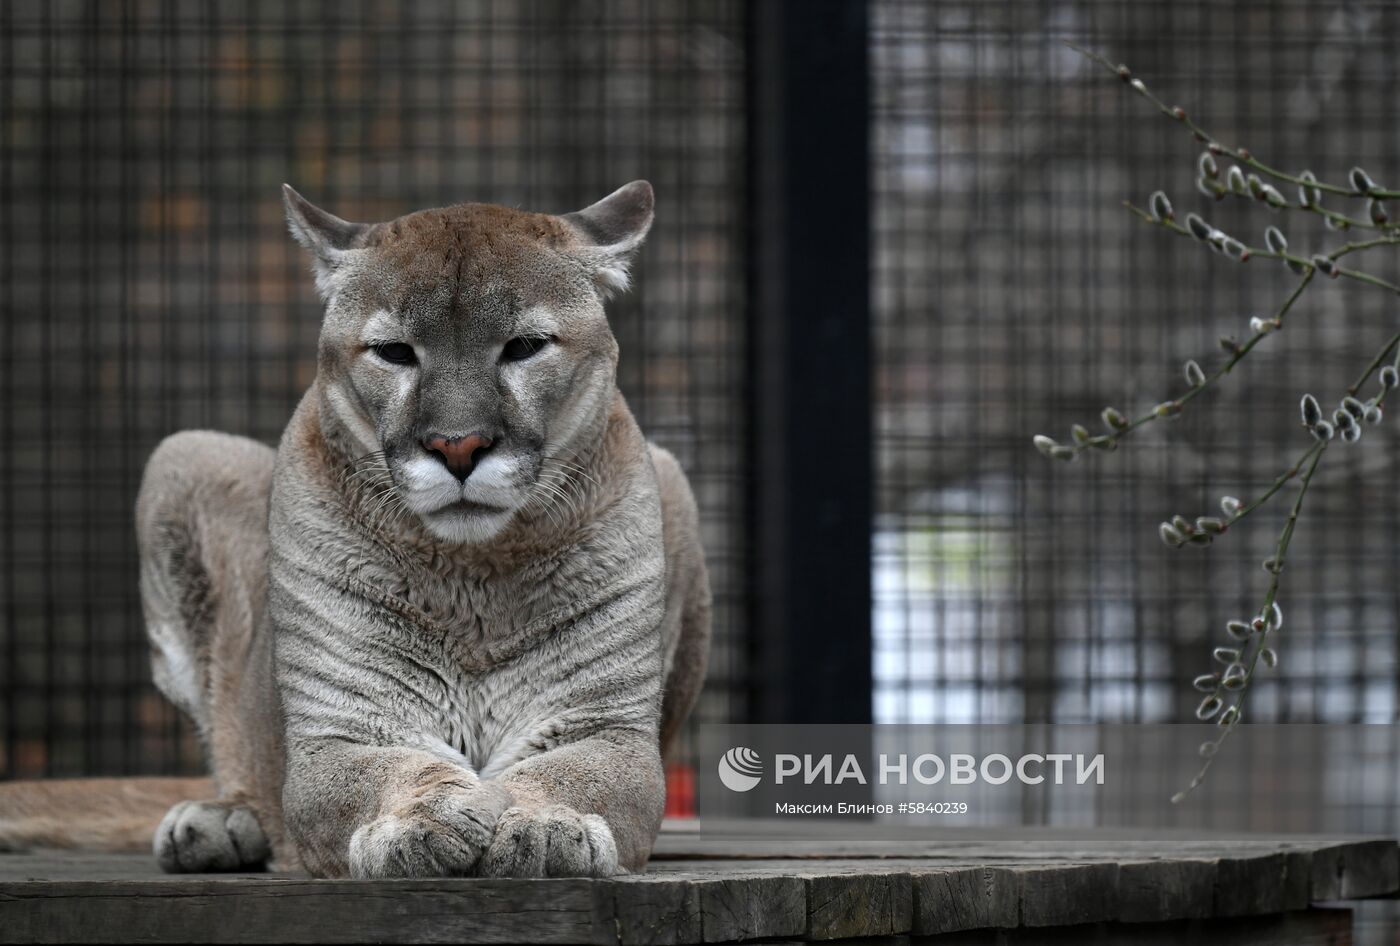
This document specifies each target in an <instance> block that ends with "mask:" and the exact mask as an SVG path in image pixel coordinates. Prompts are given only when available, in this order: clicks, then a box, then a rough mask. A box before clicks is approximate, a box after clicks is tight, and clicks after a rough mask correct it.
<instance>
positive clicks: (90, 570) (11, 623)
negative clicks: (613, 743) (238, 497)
mask: <svg viewBox="0 0 1400 946" xmlns="http://www.w3.org/2000/svg"><path fill="white" fill-rule="evenodd" d="M741 23H742V17H741V12H740V8H739V6H738V4H737V2H734V0H705V2H698V3H689V2H687V3H681V2H660V3H642V2H622V0H617V2H612V0H609V2H589V3H569V2H562V0H530V2H525V3H515V2H504V0H475V2H471V0H469V2H456V0H451V2H449V0H427V2H422V3H414V4H403V5H384V4H378V3H373V2H370V0H354V2H349V3H329V2H311V0H298V2H291V3H267V2H258V0H224V2H220V3H217V4H174V3H156V2H137V0H125V2H118V3H99V2H97V0H88V2H66V3H54V4H50V3H46V2H19V3H7V4H4V5H2V6H0V134H3V140H2V141H0V306H3V318H2V319H0V321H2V322H3V328H0V331H2V332H3V341H2V342H0V348H2V349H3V350H0V385H3V394H0V443H3V444H4V450H3V455H2V456H0V556H3V559H2V560H0V583H2V584H0V589H2V590H0V594H2V595H3V617H0V688H2V691H3V692H2V694H0V738H3V750H2V751H0V766H3V768H0V775H4V776H10V777H13V776H32V775H41V774H47V775H71V774H78V773H122V772H174V771H181V770H192V769H196V768H198V766H199V759H198V751H197V747H196V746H194V745H193V742H192V738H191V733H190V731H189V729H188V727H187V726H185V725H184V724H183V722H182V721H180V720H178V719H177V717H176V714H175V712H174V710H173V709H171V708H170V707H169V706H168V704H166V703H165V702H164V700H163V699H162V698H161V697H160V696H159V695H158V694H157V693H156V691H155V690H154V689H153V688H152V686H151V684H150V673H149V670H148V667H147V647H146V644H145V639H144V632H143V629H142V627H141V619H140V613H139V601H138V599H137V595H136V577H135V576H136V572H135V545H134V539H133V527H132V515H131V511H132V504H133V501H134V497H135V493H136V487H137V484H138V482H139V477H140V473H141V469H142V465H143V463H144V460H145V458H146V456H147V455H148V454H149V453H150V451H151V450H152V448H153V447H154V446H155V444H156V443H157V442H158V441H159V440H160V438H161V437H163V436H165V435H166V434H169V433H172V432H174V431H176V430H180V429H184V428H216V429H221V430H226V431H230V432H234V433H240V434H245V435H248V436H252V437H255V438H258V439H260V440H263V441H265V442H275V441H276V438H277V437H278V435H279V434H280V432H281V429H282V427H283V426H284V424H285V423H286V420H287V418H288V416H289V415H290V412H291V409H292V407H293V405H294V404H295V402H296V399H297V398H298V397H299V395H300V393H301V392H302V391H303V390H304V389H305V387H306V385H307V384H308V383H309V382H310V380H311V377H312V373H313V372H314V369H315V346H316V336H317V331H318V328H319V307H318V305H317V303H316V301H315V298H314V293H313V290H312V287H311V280H310V277H309V275H308V274H307V273H306V265H305V261H304V259H303V258H302V257H301V255H300V252H299V251H298V250H297V249H296V248H295V247H294V246H292V245H291V243H290V240H289V239H288V238H287V236H286V233H285V229H284V225H283V222H282V211H281V207H280V202H279V186H280V184H281V183H282V182H283V181H284V180H286V181H290V182H292V183H293V184H294V185H295V186H296V187H298V188H299V189H300V190H301V191H302V192H303V193H305V194H306V195H307V196H308V197H310V198H311V199H313V200H315V201H316V202H317V203H318V204H320V205H322V206H325V207H327V208H329V209H331V210H333V211H334V212H336V213H337V214H340V215H341V216H344V217H347V218H350V219H387V218H389V217H393V216H396V215H398V214H400V213H405V212H408V211H410V210H414V209H418V208H421V207H425V206H439V205H443V204H447V203H454V202H458V201H464V200H484V201H490V202H495V203H502V204H507V205H516V206H525V207H529V208H531V209H539V210H546V211H552V212H565V211H569V210H573V209H577V208H579V207H582V206H584V205H586V204H588V203H590V202H592V201H593V200H596V199H598V198H599V197H601V196H603V195H605V194H607V193H609V192H610V191H611V190H612V189H614V188H616V187H618V186H620V185H621V184H623V183H625V182H627V181H629V180H632V179H635V178H642V177H644V178H647V179H649V180H651V181H652V183H653V184H654V185H655V187H656V190H657V193H658V214H657V224H656V227H655V229H654V230H653V231H652V235H651V238H650V241H649V244H648V247H647V249H646V250H645V252H644V253H643V256H642V258H641V260H640V262H639V268H638V272H637V278H636V280H635V284H636V289H635V291H634V292H633V293H632V294H631V295H630V296H628V297H625V298H623V299H621V300H619V301H618V302H616V303H614V305H613V307H612V309H611V310H610V311H611V315H612V319H613V324H614V329H615V332H616V334H617V336H618V340H619V343H620V346H621V349H622V353H623V356H622V367H621V379H620V380H621V385H622V388H623V390H624V392H625V393H626V395H627V396H628V398H629V400H630V402H631V404H632V407H633V409H634V411H636V412H637V414H638V416H639V419H640V421H641V423H642V425H643V427H644V429H645V430H647V432H648V433H649V435H650V436H652V437H653V439H655V440H657V441H658V442H660V443H661V444H662V445H664V446H666V447H668V448H670V449H671V450H673V451H674V452H675V453H676V454H677V456H678V457H679V458H680V460H681V462H682V464H683V465H684V466H685V468H686V470H687V471H688V473H689V474H690V477H691V481H692V483H693V485H694V487H695V490H696V493H697V496H698V499H699V505H700V507H701V509H702V510H703V513H702V519H703V522H702V528H703V531H704V535H703V540H704V542H705V545H706V548H707V550H708V553H709V556H710V569H711V574H712V578H713V582H714V587H715V594H716V647H715V652H714V658H713V661H712V674H711V679H710V682H709V685H708V687H707V689H706V693H705V697H704V702H703V704H702V706H701V707H700V710H699V712H698V714H697V715H698V716H699V717H700V718H708V719H726V718H729V716H730V715H731V714H733V713H736V712H742V700H743V696H744V692H745V689H744V687H745V678H744V674H745V673H746V667H745V665H744V664H743V662H742V660H741V659H740V656H739V655H740V653H741V651H742V642H743V640H744V628H743V615H744V600H745V590H744V575H745V568H744V544H743V540H742V536H741V535H740V534H739V531H738V527H739V523H740V522H741V520H742V515H743V508H742V506H743V496H744V459H743V444H744V442H745V435H744V420H745V417H744V412H743V406H744V400H743V398H744V394H743V379H744V350H743V345H742V340H743V304H742V303H743V296H742V293H743V282H742V279H741V278H739V274H740V273H741V266H742V257H741V250H742V231H743V225H744V221H743V218H742V215H741V213H740V200H741V195H742V192H743V187H742V184H743V179H742V172H743V118H744V111H743V107H742V106H743V96H744V86H743V74H744V55H743V35H742V29H741ZM701 445H703V446H704V448H703V449H702V448H701Z"/></svg>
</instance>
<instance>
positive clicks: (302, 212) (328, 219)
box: [282, 184, 372, 299]
mask: <svg viewBox="0 0 1400 946" xmlns="http://www.w3.org/2000/svg"><path fill="white" fill-rule="evenodd" d="M282 203H283V204H284V205H285V206H286V208H287V229H289V230H291V231H292V236H293V237H294V238H295V239H296V241H297V242H298V243H300V244H301V245H302V246H304V247H306V248H307V249H308V250H310V251H311V257H312V265H313V271H314V272H315V274H316V289H317V290H318V291H319V292H320V293H321V297H322V298H323V299H325V298H329V295H330V290H331V282H332V279H333V278H334V276H335V272H336V270H337V269H339V268H340V267H341V266H343V265H344V264H345V262H346V260H347V258H348V254H350V253H352V252H353V251H354V250H355V249H357V248H359V247H360V246H361V245H362V244H361V242H360V240H361V238H362V237H363V236H364V235H365V233H367V232H368V231H369V229H370V227H371V226H372V224H368V223H351V222H350V221H348V220H341V219H340V218H339V217H337V216H336V215H335V214H332V213H327V212H326V211H324V210H322V209H321V208H320V207H317V206H316V205H315V204H313V203H312V202H311V201H309V200H307V199H306V198H305V197H303V196H301V195H300V194H298V193H297V192H296V191H295V190H293V189H292V185H290V184H283V185H282Z"/></svg>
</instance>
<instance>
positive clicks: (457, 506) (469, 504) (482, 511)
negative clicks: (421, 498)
mask: <svg viewBox="0 0 1400 946" xmlns="http://www.w3.org/2000/svg"><path fill="white" fill-rule="evenodd" d="M506 511H507V509H506V507H505V506H492V505H490V504H489V503H478V502H475V501H473V500H470V499H459V500H457V501H456V502H451V503H448V504H447V505H446V506H441V507H439V508H437V509H435V510H433V512H432V515H435V516H438V515H442V514H443V513H463V512H465V513H470V514H472V515H477V516H494V515H499V514H500V513H503V512H506Z"/></svg>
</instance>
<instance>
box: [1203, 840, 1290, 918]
mask: <svg viewBox="0 0 1400 946" xmlns="http://www.w3.org/2000/svg"><path fill="white" fill-rule="evenodd" d="M1287 875H1288V857H1287V855H1285V854H1283V853H1278V854H1263V855H1256V856H1244V857H1222V858H1220V860H1219V861H1217V862H1216V866H1215V910H1214V915H1215V916H1250V915H1254V914H1260V913H1282V912H1283V911H1284V910H1285V909H1287V906H1288V901H1287V898H1286V896H1285V894H1286V891H1287Z"/></svg>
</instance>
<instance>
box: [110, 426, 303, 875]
mask: <svg viewBox="0 0 1400 946" xmlns="http://www.w3.org/2000/svg"><path fill="white" fill-rule="evenodd" d="M272 466H273V452H272V450H271V449H270V448H268V447H266V446H263V445H262V444H259V443H256V442H254V441H252V440H248V439H246V438H243V437H233V436H230V435H228V434H220V433H214V432H211V431H191V432H186V433H180V434H175V435H174V436H171V437H168V438H167V439H166V440H165V441H164V442H162V443H161V445H160V446H159V447H158V448H157V449H156V451H155V453H154V454H153V455H152V456H151V459H150V461H149V462H148V463H147V465H146V471H145V475H144V476H143V478H142V482H141V492H140V496H139V498H138V500H137V506H136V526H137V540H138V545H139V548H140V553H141V599H142V605H143V608H144V611H145V616H146V628H147V634H148V636H149V638H150V643H151V653H152V669H153V671H154V676H155V682H156V685H157V686H158V687H159V688H160V689H161V691H162V692H163V693H164V694H165V695H166V696H167V697H169V698H170V700H171V701H172V702H173V703H175V705H176V706H178V707H179V708H180V709H182V710H183V711H184V712H185V713H186V714H188V715H189V717H190V718H191V719H192V720H193V721H194V723H195V725H196V726H197V727H198V729H199V734H200V737H201V740H202V742H203V743H204V747H205V751H206V755H207V757H208V761H209V765H210V768H211V769H212V774H213V776H214V780H215V782H216V784H217V786H218V797H217V798H202V799H191V800H189V801H184V802H181V803H179V804H178V805H176V806H175V807H173V808H171V809H170V811H169V813H168V814H167V815H166V816H165V818H164V819H163V820H162V822H161V823H160V826H159V827H158V828H157V829H156V834H155V839H154V849H155V854H156V858H157V860H158V861H159V862H160V865H161V867H162V868H164V869H165V870H167V871H213V870H248V869H252V868H258V867H261V866H262V865H263V864H265V863H266V862H267V861H268V860H269V858H274V859H275V860H276V861H277V862H278V863H279V864H280V865H283V866H292V861H291V859H290V858H288V857H286V856H285V855H286V854H287V853H288V852H287V851H286V850H285V848H284V846H283V845H282V843H281V842H282V831H281V816H280V812H279V805H278V798H279V796H280V791H281V744H280V732H279V729H280V720H279V719H278V718H277V712H276V694H275V692H274V690H273V689H272V680H271V666H270V662H269V656H270V650H269V645H268V639H267V637H266V628H265V625H264V623H263V622H264V607H265V604H266V596H267V549H268V528H267V516H268V497H269V494H270V491H271V479H272Z"/></svg>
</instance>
